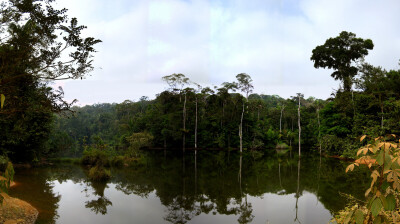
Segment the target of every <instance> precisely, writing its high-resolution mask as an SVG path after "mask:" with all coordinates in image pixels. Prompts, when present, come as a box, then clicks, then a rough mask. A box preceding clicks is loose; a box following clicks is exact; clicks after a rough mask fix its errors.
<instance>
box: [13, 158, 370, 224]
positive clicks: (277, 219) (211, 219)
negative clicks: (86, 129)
mask: <svg viewBox="0 0 400 224" xmlns="http://www.w3.org/2000/svg"><path fill="white" fill-rule="evenodd" d="M296 166H297V167H296ZM345 166H346V164H343V163H342V162H340V161H337V160H331V159H327V158H320V157H312V156H306V155H304V156H302V158H301V162H300V160H297V158H290V157H289V156H286V155H277V154H272V155H263V154H261V153H259V152H250V153H244V154H243V155H240V154H239V153H228V152H198V153H197V154H194V153H193V154H190V153H186V155H185V157H182V156H181V155H174V154H172V153H170V152H168V153H166V154H165V153H164V152H162V151H161V152H160V153H158V152H151V153H149V157H148V162H147V165H145V166H142V167H138V168H135V169H133V168H124V169H113V170H112V176H113V177H112V179H111V180H110V181H109V182H107V183H98V182H91V181H89V180H88V179H87V176H86V171H85V170H84V169H82V168H81V167H79V166H72V165H71V166H62V167H61V166H56V167H49V168H35V169H31V170H17V174H16V177H15V178H16V180H17V181H19V182H21V185H19V186H18V187H16V188H15V189H13V190H12V192H11V194H12V195H15V196H17V197H20V198H22V199H24V200H26V201H28V202H30V203H31V204H32V205H34V206H35V207H37V208H38V209H39V210H40V212H41V213H40V215H39V220H38V223H132V222H135V223H294V222H297V223H327V222H328V221H329V219H330V218H331V216H332V214H331V212H333V211H337V210H339V209H341V208H343V207H344V205H345V203H346V202H345V200H343V198H341V197H340V196H339V192H344V193H350V194H353V195H355V196H356V197H358V198H360V199H362V198H363V193H362V192H358V191H359V189H363V188H366V187H367V186H368V178H360V176H362V175H365V176H366V175H367V173H366V171H362V172H361V171H359V172H352V173H350V174H346V173H345V172H344V168H345ZM296 168H297V169H296ZM360 179H361V180H364V179H365V182H362V181H361V182H360ZM26 192H31V193H29V194H27V193H26ZM293 205H294V206H293Z"/></svg>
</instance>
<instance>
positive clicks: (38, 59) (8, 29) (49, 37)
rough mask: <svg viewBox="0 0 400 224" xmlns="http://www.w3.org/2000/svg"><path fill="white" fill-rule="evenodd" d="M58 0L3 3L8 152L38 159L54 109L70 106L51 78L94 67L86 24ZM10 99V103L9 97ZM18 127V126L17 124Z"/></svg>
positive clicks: (1, 74) (0, 55) (0, 26)
mask: <svg viewBox="0 0 400 224" xmlns="http://www.w3.org/2000/svg"><path fill="white" fill-rule="evenodd" d="M53 2H54V0H48V1H43V0H36V1H33V0H9V1H7V2H2V3H1V5H0V31H1V33H2V35H1V38H0V63H1V65H2V66H1V67H0V89H1V94H2V97H1V98H2V99H1V101H2V103H3V110H1V111H0V115H2V116H1V117H0V123H1V126H2V130H3V133H7V134H2V135H1V142H2V143H1V146H0V148H2V150H3V152H4V151H5V150H10V149H12V150H13V151H12V152H11V153H13V154H12V156H13V157H14V158H16V157H20V156H24V157H26V159H28V160H29V159H32V158H34V157H37V156H38V152H39V151H38V150H39V149H40V148H42V145H43V143H44V142H45V140H46V139H47V138H48V135H49V131H50V128H49V127H50V122H51V120H52V113H53V112H62V111H65V110H69V109H70V106H71V105H72V103H73V102H72V103H67V102H65V101H64V100H63V91H62V89H61V88H60V89H59V90H53V89H52V88H50V87H48V86H47V85H48V81H52V80H65V79H78V78H81V79H82V78H83V77H84V76H85V75H87V74H88V73H89V72H90V71H92V70H93V68H94V67H93V65H92V56H93V53H94V52H95V49H94V45H95V44H97V43H99V42H100V40H98V39H95V38H93V37H88V38H82V37H81V31H82V30H83V29H85V28H86V27H85V26H81V25H78V22H77V19H76V18H72V19H69V18H68V17H67V16H66V15H65V13H66V12H67V10H66V9H61V10H57V9H54V8H53V6H52V3H53ZM5 98H7V100H6V101H5V103H4V99H5ZM16 127H18V128H16Z"/></svg>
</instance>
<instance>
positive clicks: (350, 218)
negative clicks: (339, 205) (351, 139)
mask: <svg viewBox="0 0 400 224" xmlns="http://www.w3.org/2000/svg"><path fill="white" fill-rule="evenodd" d="M365 138H366V136H365V135H364V136H363V137H361V141H363V140H364V139H365ZM388 140H389V141H388ZM370 142H371V143H370V144H367V145H365V146H364V147H362V148H360V149H359V150H358V152H357V156H358V157H360V158H359V159H357V160H356V161H355V162H354V163H352V164H350V165H349V166H348V167H347V168H346V172H348V171H353V169H354V168H355V167H356V166H361V165H364V166H368V168H369V169H370V170H371V171H372V173H371V178H372V181H371V186H370V188H368V189H367V191H366V192H365V197H366V198H367V203H366V204H365V205H357V204H355V205H354V206H352V205H351V206H349V207H347V208H346V209H345V210H344V211H342V212H340V213H339V215H338V216H337V217H336V221H337V222H338V223H340V221H338V220H343V222H342V223H354V222H356V223H357V224H358V223H372V222H373V223H382V222H384V223H398V221H399V220H400V213H399V209H400V206H399V199H400V198H399V191H400V179H399V170H400V146H399V144H398V143H397V142H399V140H398V138H397V136H396V135H388V136H386V137H378V138H375V139H372V140H371V141H370Z"/></svg>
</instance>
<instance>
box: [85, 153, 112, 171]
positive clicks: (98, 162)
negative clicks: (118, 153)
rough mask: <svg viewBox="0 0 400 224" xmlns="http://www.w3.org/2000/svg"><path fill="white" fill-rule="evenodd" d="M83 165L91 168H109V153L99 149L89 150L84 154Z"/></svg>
mask: <svg viewBox="0 0 400 224" xmlns="http://www.w3.org/2000/svg"><path fill="white" fill-rule="evenodd" d="M81 163H82V164H83V165H87V166H90V167H94V166H109V165H110V164H109V161H108V156H107V153H106V152H105V151H103V150H99V149H88V150H85V151H84V152H83V156H82V159H81Z"/></svg>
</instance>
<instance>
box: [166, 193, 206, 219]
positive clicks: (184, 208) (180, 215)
mask: <svg viewBox="0 0 400 224" xmlns="http://www.w3.org/2000/svg"><path fill="white" fill-rule="evenodd" d="M188 202H189V201H188V200H187V199H186V198H185V197H184V196H179V197H176V198H175V199H174V200H173V202H172V203H171V204H169V205H168V206H167V211H166V212H167V215H166V216H165V217H164V219H165V220H166V221H168V222H171V223H181V224H183V223H186V222H188V221H190V220H191V219H193V218H194V217H195V216H197V215H200V214H201V209H200V207H199V206H195V204H194V203H188Z"/></svg>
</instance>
